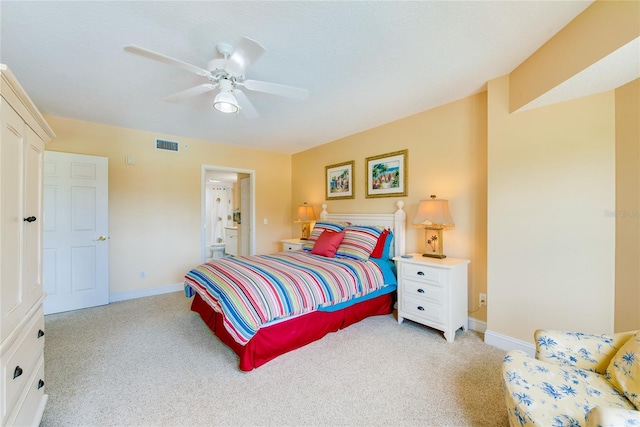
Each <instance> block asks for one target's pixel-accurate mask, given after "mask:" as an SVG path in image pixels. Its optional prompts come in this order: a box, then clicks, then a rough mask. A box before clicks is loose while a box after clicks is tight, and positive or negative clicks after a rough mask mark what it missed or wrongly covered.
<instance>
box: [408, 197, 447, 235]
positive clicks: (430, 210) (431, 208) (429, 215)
mask: <svg viewBox="0 0 640 427" xmlns="http://www.w3.org/2000/svg"><path fill="white" fill-rule="evenodd" d="M413 224H414V225H426V226H434V227H442V228H453V227H454V226H455V224H454V223H453V219H452V218H451V212H449V202H448V201H447V200H443V199H436V198H435V196H431V199H429V200H420V205H419V206H418V212H417V213H416V216H415V218H413Z"/></svg>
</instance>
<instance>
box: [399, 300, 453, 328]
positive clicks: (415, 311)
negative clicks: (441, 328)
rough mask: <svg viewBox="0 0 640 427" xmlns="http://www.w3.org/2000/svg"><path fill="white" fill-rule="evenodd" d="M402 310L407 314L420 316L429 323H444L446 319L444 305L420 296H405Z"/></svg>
mask: <svg viewBox="0 0 640 427" xmlns="http://www.w3.org/2000/svg"><path fill="white" fill-rule="evenodd" d="M402 311H403V314H404V315H405V316H409V317H418V318H419V319H423V320H424V321H426V322H429V323H433V322H435V323H438V324H443V323H444V321H445V309H444V307H443V306H442V305H440V304H434V303H431V302H428V301H424V300H421V299H419V298H412V297H403V298H402Z"/></svg>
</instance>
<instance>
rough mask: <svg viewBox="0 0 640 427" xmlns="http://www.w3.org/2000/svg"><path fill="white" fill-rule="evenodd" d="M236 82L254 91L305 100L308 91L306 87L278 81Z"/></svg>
mask: <svg viewBox="0 0 640 427" xmlns="http://www.w3.org/2000/svg"><path fill="white" fill-rule="evenodd" d="M238 84H241V85H242V86H244V87H246V88H247V89H249V90H254V91H256V92H265V93H271V94H273V95H279V96H284V97H287V98H293V99H300V100H305V99H307V97H308V96H309V91H308V90H307V89H300V88H298V87H293V86H285V85H281V84H278V83H269V82H261V81H259V80H245V81H244V82H242V83H238Z"/></svg>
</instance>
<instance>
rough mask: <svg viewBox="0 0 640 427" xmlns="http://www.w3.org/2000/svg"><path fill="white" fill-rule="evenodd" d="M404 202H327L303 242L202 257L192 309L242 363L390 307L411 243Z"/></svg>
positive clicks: (193, 282)
mask: <svg viewBox="0 0 640 427" xmlns="http://www.w3.org/2000/svg"><path fill="white" fill-rule="evenodd" d="M403 205H404V203H403V202H402V201H399V202H397V210H396V211H395V212H394V213H390V214H332V213H329V212H327V205H326V204H324V205H322V213H321V214H320V220H319V221H318V222H317V223H316V225H315V227H314V229H313V231H312V233H311V236H310V238H309V242H308V243H306V244H305V245H304V248H303V250H299V251H293V252H281V253H276V254H269V255H252V256H242V257H230V258H224V259H219V260H213V261H211V262H209V263H205V264H201V265H199V266H197V267H195V268H193V269H191V270H190V271H189V272H188V273H187V275H186V276H185V294H186V296H187V297H188V298H191V297H193V301H192V303H191V310H193V311H195V312H196V313H198V314H199V315H200V317H201V318H202V320H203V321H204V322H205V324H206V325H207V326H208V327H209V328H210V329H211V330H212V331H213V333H214V334H215V335H216V336H217V337H218V338H219V339H220V340H221V341H222V342H223V343H225V344H226V345H227V346H228V347H229V348H231V349H232V350H233V351H234V352H235V353H236V354H237V355H238V357H239V368H240V370H242V371H251V370H253V369H255V368H257V367H259V366H261V365H263V364H265V363H267V362H268V361H270V360H272V359H274V358H276V357H278V356H280V355H282V354H284V353H287V352H289V351H291V350H294V349H297V348H300V347H302V346H304V345H307V344H309V343H311V342H313V341H316V340H319V339H320V338H322V337H324V336H325V335H326V334H328V333H330V332H337V331H339V330H340V329H344V328H346V327H348V326H350V325H353V324H354V323H357V322H359V321H361V320H363V319H365V318H367V317H370V316H375V315H385V314H389V313H391V312H392V310H393V305H394V302H395V298H396V293H395V290H396V286H397V283H396V280H395V268H394V265H393V261H392V260H391V258H393V256H394V255H402V254H404V250H405V249H404V246H405V224H406V214H405V212H404V210H403ZM378 232H379V234H378ZM374 245H375V248H373V249H371V248H372V246H374ZM332 251H333V253H332Z"/></svg>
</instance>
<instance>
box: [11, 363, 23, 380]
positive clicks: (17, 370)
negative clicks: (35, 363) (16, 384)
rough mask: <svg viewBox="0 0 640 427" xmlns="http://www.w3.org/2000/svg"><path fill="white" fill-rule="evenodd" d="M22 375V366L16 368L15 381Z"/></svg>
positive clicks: (14, 372)
mask: <svg viewBox="0 0 640 427" xmlns="http://www.w3.org/2000/svg"><path fill="white" fill-rule="evenodd" d="M20 375H22V368H21V367H20V366H16V369H15V371H13V379H14V380H15V379H16V378H18V377H19V376H20Z"/></svg>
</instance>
